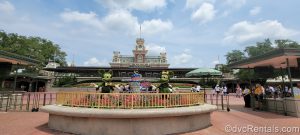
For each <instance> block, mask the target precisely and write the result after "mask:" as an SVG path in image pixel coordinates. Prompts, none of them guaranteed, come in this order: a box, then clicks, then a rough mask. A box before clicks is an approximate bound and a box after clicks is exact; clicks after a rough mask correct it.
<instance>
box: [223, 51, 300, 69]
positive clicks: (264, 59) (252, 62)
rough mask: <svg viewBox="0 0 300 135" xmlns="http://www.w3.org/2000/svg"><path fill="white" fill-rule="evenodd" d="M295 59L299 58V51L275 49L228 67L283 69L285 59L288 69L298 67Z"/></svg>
mask: <svg viewBox="0 0 300 135" xmlns="http://www.w3.org/2000/svg"><path fill="white" fill-rule="evenodd" d="M297 58H300V49H276V50H273V51H270V52H268V53H265V54H261V55H259V56H256V57H252V58H248V59H244V60H241V61H237V62H234V63H231V64H229V65H228V67H229V68H235V69H240V68H254V67H262V66H272V67H274V68H281V67H282V68H285V67H286V65H287V63H286V61H287V59H288V61H289V66H290V67H298V62H297Z"/></svg>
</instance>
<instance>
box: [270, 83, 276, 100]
mask: <svg viewBox="0 0 300 135" xmlns="http://www.w3.org/2000/svg"><path fill="white" fill-rule="evenodd" d="M269 92H270V97H275V88H274V87H273V86H271V85H270V86H269Z"/></svg>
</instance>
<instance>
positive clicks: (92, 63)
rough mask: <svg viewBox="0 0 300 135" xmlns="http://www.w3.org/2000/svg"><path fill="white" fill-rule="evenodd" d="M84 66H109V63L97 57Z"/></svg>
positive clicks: (86, 62)
mask: <svg viewBox="0 0 300 135" xmlns="http://www.w3.org/2000/svg"><path fill="white" fill-rule="evenodd" d="M83 64H84V66H107V64H108V62H107V61H106V60H102V61H99V60H98V59H97V58H96V57H92V58H90V59H89V60H87V61H85V62H84V63H83Z"/></svg>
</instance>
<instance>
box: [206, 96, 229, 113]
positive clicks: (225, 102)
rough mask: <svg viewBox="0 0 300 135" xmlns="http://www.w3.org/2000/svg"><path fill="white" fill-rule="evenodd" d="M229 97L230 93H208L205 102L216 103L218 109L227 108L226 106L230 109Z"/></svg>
mask: <svg viewBox="0 0 300 135" xmlns="http://www.w3.org/2000/svg"><path fill="white" fill-rule="evenodd" d="M232 96H233V95H232ZM229 98H230V95H229V94H226V95H223V94H206V95H205V103H207V104H212V105H216V106H217V108H218V109H222V110H225V108H226V109H227V111H230V109H229ZM220 107H221V108H220Z"/></svg>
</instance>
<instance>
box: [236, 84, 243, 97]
mask: <svg viewBox="0 0 300 135" xmlns="http://www.w3.org/2000/svg"><path fill="white" fill-rule="evenodd" d="M235 90H236V91H235V94H236V95H235V96H236V97H238V98H240V97H241V95H242V88H241V87H240V85H239V84H238V85H237V86H236V89H235Z"/></svg>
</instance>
